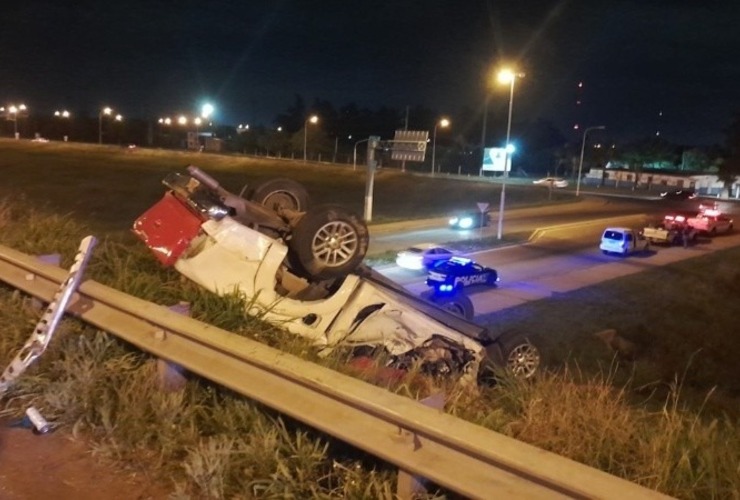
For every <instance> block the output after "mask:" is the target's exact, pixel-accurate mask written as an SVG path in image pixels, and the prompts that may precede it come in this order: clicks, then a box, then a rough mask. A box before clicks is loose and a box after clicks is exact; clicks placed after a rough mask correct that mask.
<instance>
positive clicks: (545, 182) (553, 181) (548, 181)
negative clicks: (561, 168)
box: [532, 177, 568, 188]
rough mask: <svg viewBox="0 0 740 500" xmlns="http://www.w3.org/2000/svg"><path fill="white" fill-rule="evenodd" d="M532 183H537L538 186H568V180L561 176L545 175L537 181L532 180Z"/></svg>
mask: <svg viewBox="0 0 740 500" xmlns="http://www.w3.org/2000/svg"><path fill="white" fill-rule="evenodd" d="M532 184H537V185H538V186H548V187H551V188H552V187H556V188H564V187H568V181H567V180H565V179H561V178H560V177H543V178H542V179H537V180H536V181H532Z"/></svg>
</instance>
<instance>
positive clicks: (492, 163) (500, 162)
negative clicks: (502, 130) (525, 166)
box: [481, 148, 512, 172]
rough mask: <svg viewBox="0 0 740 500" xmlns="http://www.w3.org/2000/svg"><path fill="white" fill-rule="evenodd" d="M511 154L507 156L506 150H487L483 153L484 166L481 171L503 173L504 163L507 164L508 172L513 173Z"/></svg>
mask: <svg viewBox="0 0 740 500" xmlns="http://www.w3.org/2000/svg"><path fill="white" fill-rule="evenodd" d="M511 156H512V155H511V154H509V155H508V157H507V154H506V149H505V148H485V150H484V152H483V165H482V166H481V171H483V172H503V171H504V162H505V163H506V171H507V172H511Z"/></svg>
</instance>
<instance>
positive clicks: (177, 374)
mask: <svg viewBox="0 0 740 500" xmlns="http://www.w3.org/2000/svg"><path fill="white" fill-rule="evenodd" d="M168 309H169V310H170V311H174V312H176V313H179V314H182V315H184V316H188V317H189V316H190V304H189V303H187V302H180V303H179V304H175V305H174V306H170V307H169V308H168ZM166 339H167V334H166V333H165V332H162V338H161V339H160V340H162V341H165V340H166ZM157 380H158V382H159V387H160V389H162V390H163V391H165V392H176V391H181V390H182V389H184V388H185V383H186V382H187V371H186V370H185V368H183V367H182V366H180V365H178V364H177V363H173V362H172V361H168V360H166V359H162V358H157Z"/></svg>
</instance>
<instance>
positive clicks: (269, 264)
mask: <svg viewBox="0 0 740 500" xmlns="http://www.w3.org/2000/svg"><path fill="white" fill-rule="evenodd" d="M163 183H164V184H165V186H167V188H168V190H167V192H166V193H165V196H164V198H162V199H161V200H160V201H159V202H158V203H157V204H155V205H154V206H152V207H151V208H150V209H149V210H147V211H146V212H145V213H144V214H143V215H141V216H140V217H139V218H138V219H137V220H136V221H135V223H134V227H133V230H134V232H135V234H137V235H138V236H139V237H140V238H141V239H142V240H143V241H144V242H145V243H146V245H147V246H148V247H149V248H150V249H151V250H152V252H154V254H155V255H156V256H157V258H158V259H159V260H160V262H162V264H164V265H174V267H175V269H177V271H179V272H180V273H181V274H183V275H184V276H186V277H187V278H189V279H191V280H192V281H194V282H196V283H198V284H199V285H201V286H203V287H204V288H206V289H208V290H210V291H212V292H214V293H217V294H229V293H239V294H241V295H242V296H244V297H245V299H247V300H246V301H245V303H246V304H248V307H251V308H252V310H250V311H249V312H250V313H258V314H260V315H261V316H262V317H263V318H265V319H266V320H268V321H271V322H274V323H276V324H279V325H281V326H283V327H284V328H286V329H287V330H288V331H290V332H292V333H294V334H298V335H301V336H303V337H306V338H309V339H311V340H312V341H313V343H314V344H315V345H317V346H318V347H320V348H322V349H323V350H324V351H327V352H328V351H331V350H332V349H334V348H337V347H340V346H341V347H349V348H361V347H372V348H382V349H384V350H385V351H386V352H387V353H388V354H389V355H390V357H391V359H392V364H393V366H395V367H400V368H405V367H409V366H411V365H412V364H415V363H420V364H421V366H422V368H423V369H424V370H425V371H427V372H429V373H432V374H435V375H441V374H458V375H460V376H462V377H463V378H465V379H470V378H473V379H475V378H479V377H480V376H481V375H482V374H484V373H486V372H488V370H487V369H488V368H492V367H495V366H498V367H506V368H508V369H510V370H511V371H513V372H514V373H515V374H518V375H520V376H523V377H531V376H532V375H534V374H535V373H536V371H537V370H538V368H539V364H540V355H539V351H538V350H537V348H536V347H535V346H534V345H533V344H532V343H531V341H530V339H529V338H527V337H526V336H522V335H516V334H513V333H511V332H509V333H507V334H502V335H498V336H494V335H492V334H491V333H490V332H489V331H488V330H487V329H485V328H483V327H480V326H478V325H475V324H474V323H471V322H470V321H467V320H466V319H464V318H462V317H459V316H457V315H455V314H453V313H452V312H451V311H452V310H456V308H455V307H454V305H455V304H454V302H455V301H456V300H458V301H459V300H463V301H464V300H467V301H469V299H467V297H464V296H457V297H452V298H440V299H439V304H437V305H435V304H433V303H431V302H429V301H427V300H425V299H423V298H420V297H416V296H414V295H412V294H410V293H409V292H408V291H406V290H405V289H403V288H402V287H400V286H398V285H396V284H395V283H393V282H391V281H390V280H388V279H387V278H385V277H383V276H381V275H380V274H379V273H376V272H375V271H373V270H372V269H371V268H369V267H367V266H364V265H363V264H362V259H363V258H364V254H365V251H366V250H367V243H368V240H369V235H368V233H367V228H366V226H365V224H364V222H363V221H361V220H359V219H358V218H357V217H355V216H354V215H353V214H351V213H349V212H347V211H345V210H343V209H342V208H341V207H337V206H335V205H331V206H318V207H316V208H314V209H307V202H308V199H307V195H306V192H305V189H303V187H302V186H300V185H299V184H296V183H294V182H292V181H290V180H288V179H275V180H272V181H268V182H266V183H264V184H262V185H260V186H257V187H256V188H254V189H251V190H248V191H246V195H244V197H243V196H237V195H234V194H232V193H230V192H229V191H227V190H225V189H224V188H222V187H221V186H220V185H219V184H218V183H217V182H216V181H215V180H214V179H213V178H211V177H210V176H208V175H207V174H205V173H204V172H203V171H201V170H199V169H198V168H197V167H193V166H190V167H188V170H187V173H176V174H173V175H170V176H168V177H167V178H166V179H165V180H164V181H163ZM244 192H245V191H243V193H244ZM450 304H451V305H452V307H450V308H449V309H447V308H446V306H448V305H450ZM481 366H483V367H484V368H486V369H484V370H481V369H480V368H481Z"/></svg>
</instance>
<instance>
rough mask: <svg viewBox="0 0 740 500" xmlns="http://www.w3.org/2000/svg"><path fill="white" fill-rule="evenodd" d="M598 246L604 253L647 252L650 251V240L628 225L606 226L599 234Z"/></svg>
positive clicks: (628, 253)
mask: <svg viewBox="0 0 740 500" xmlns="http://www.w3.org/2000/svg"><path fill="white" fill-rule="evenodd" d="M599 248H600V249H601V251H602V252H603V253H604V255H609V254H612V253H616V254H620V255H630V254H633V253H647V252H648V251H650V242H649V241H648V240H647V238H645V236H644V235H643V234H642V233H641V232H637V231H635V230H634V229H630V228H628V227H607V228H606V229H605V230H604V233H603V234H602V236H601V244H600V245H599Z"/></svg>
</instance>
